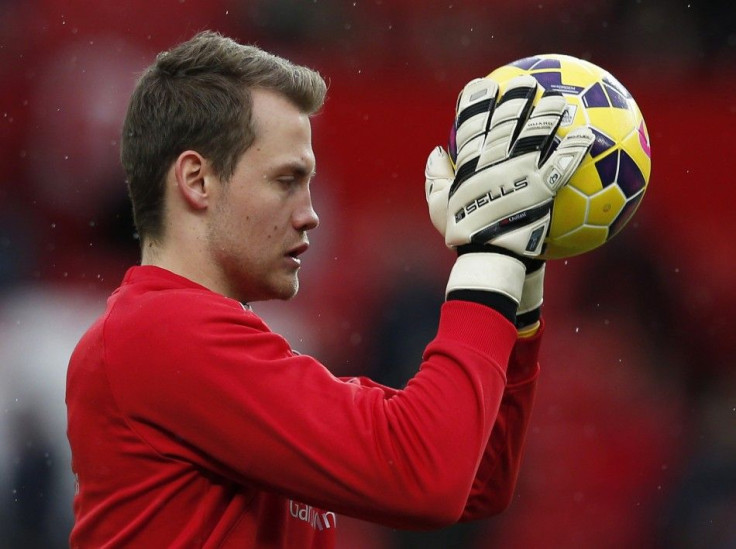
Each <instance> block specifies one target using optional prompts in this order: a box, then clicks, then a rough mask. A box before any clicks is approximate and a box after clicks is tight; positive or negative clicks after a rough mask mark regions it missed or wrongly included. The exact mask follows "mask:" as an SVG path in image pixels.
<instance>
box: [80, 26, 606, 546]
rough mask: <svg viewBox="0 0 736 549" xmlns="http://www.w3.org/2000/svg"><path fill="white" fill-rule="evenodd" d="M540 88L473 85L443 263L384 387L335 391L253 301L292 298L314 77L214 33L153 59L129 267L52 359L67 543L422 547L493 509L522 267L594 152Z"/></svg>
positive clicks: (528, 395) (340, 385) (511, 442)
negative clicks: (433, 324)
mask: <svg viewBox="0 0 736 549" xmlns="http://www.w3.org/2000/svg"><path fill="white" fill-rule="evenodd" d="M535 90H536V84H535V83H534V81H533V80H531V79H526V78H522V79H520V80H517V81H515V82H514V83H513V85H512V87H511V89H509V90H508V91H507V92H506V93H505V94H504V95H503V96H500V97H499V94H498V90H497V87H496V85H495V84H494V83H493V82H492V81H490V80H487V79H482V80H476V81H473V82H471V83H470V84H469V85H468V86H467V87H466V88H465V89H464V90H463V92H462V93H461V94H460V98H459V103H458V108H457V119H456V141H457V149H456V150H453V151H452V152H451V156H452V157H454V159H453V158H451V157H450V156H449V155H448V154H447V153H446V152H444V151H443V150H441V149H439V148H438V149H436V150H435V151H434V152H433V153H432V154H431V155H430V157H429V159H428V162H427V171H426V186H425V190H426V197H427V200H428V204H429V209H430V216H431V219H432V222H433V224H434V225H435V226H436V227H437V229H438V230H439V231H440V232H441V233H442V235H443V237H444V239H445V242H446V243H447V244H448V245H449V246H450V247H451V248H453V250H454V251H452V252H448V253H457V254H458V257H457V261H456V263H455V264H454V267H453V268H452V270H451V273H450V275H449V282H448V285H447V294H446V302H445V303H444V304H443V306H442V310H441V316H440V322H439V327H438V331H437V335H436V337H435V338H434V339H433V341H431V342H429V343H428V345H427V347H426V350H425V352H424V356H423V357H421V361H420V360H419V359H420V357H418V361H417V363H418V372H417V374H416V375H415V376H414V378H413V379H412V380H411V381H410V382H409V383H408V384H407V386H406V388H405V389H403V390H397V389H393V388H389V387H385V386H381V385H379V384H377V383H375V382H373V381H371V380H370V379H367V378H351V379H341V378H337V377H335V376H333V375H332V374H331V373H330V371H329V370H328V369H327V368H326V367H325V366H323V365H322V364H321V363H320V362H318V361H317V360H316V359H314V358H312V357H309V356H304V355H299V354H297V353H295V352H294V351H292V349H291V347H290V346H289V344H288V342H287V341H285V340H284V339H283V338H282V337H281V336H279V335H278V334H276V333H273V332H272V331H270V330H269V328H268V327H267V326H266V325H265V324H264V322H263V321H262V320H261V319H260V318H259V317H258V315H257V313H256V312H254V311H253V310H252V309H251V306H250V304H251V303H254V302H257V301H262V300H269V299H289V298H291V297H292V296H294V295H295V294H296V292H297V289H298V271H299V267H300V264H301V261H302V258H303V255H302V254H303V253H304V252H305V251H306V250H307V248H308V233H309V231H311V230H312V229H314V228H316V227H317V225H318V222H319V219H318V217H317V214H316V213H315V211H314V209H313V207H312V202H311V195H310V181H311V179H312V176H313V174H314V170H315V158H314V153H313V150H312V146H311V124H310V116H311V115H312V114H314V113H315V112H317V111H318V110H319V109H320V108H321V107H322V104H323V101H324V97H325V93H326V86H325V83H324V81H323V80H322V78H321V77H320V76H319V75H318V74H317V73H315V72H313V71H312V70H310V69H307V68H305V67H300V66H295V65H293V64H291V63H290V62H288V61H286V60H284V59H281V58H278V57H276V56H273V55H271V54H268V53H266V52H263V51H262V50H259V49H258V48H255V47H251V46H246V45H240V44H237V43H236V42H234V41H232V40H230V39H228V38H225V37H223V36H221V35H219V34H216V33H212V32H203V33H200V34H198V35H197V36H195V37H194V38H192V39H191V40H189V41H187V42H185V43H182V44H180V45H178V46H177V47H175V48H173V49H172V50H170V51H168V52H165V53H162V54H160V55H159V56H158V57H157V59H156V61H155V62H154V63H153V65H152V66H150V67H149V68H148V69H147V70H146V71H145V72H144V74H143V75H142V77H141V78H140V80H139V82H138V84H137V86H136V89H135V90H134V92H133V95H132V97H131V100H130V104H129V108H128V112H127V114H126V118H125V122H124V128H123V136H122V146H121V148H122V152H121V158H122V163H123V167H124V169H125V171H126V175H127V182H128V186H129V194H130V197H131V201H132V204H133V211H134V217H135V222H136V227H137V230H138V232H139V235H140V240H141V265H139V266H134V267H131V268H130V270H128V272H127V273H126V274H125V277H124V279H123V281H122V283H121V286H120V287H119V288H118V289H117V290H116V291H115V292H114V293H113V294H112V296H111V297H110V299H109V300H108V304H107V309H106V311H105V312H104V314H103V315H102V316H101V317H100V318H99V319H98V320H97V321H96V322H95V323H94V324H93V325H92V326H91V328H90V329H89V330H88V331H87V333H86V334H85V335H84V336H83V337H82V339H81V340H80V342H79V343H78V345H77V347H76V348H75V350H74V353H73V355H72V357H71V359H70V364H69V370H68V376H67V396H66V398H67V407H68V422H69V423H68V436H69V441H70V445H71V450H72V467H73V470H74V474H75V476H76V479H77V482H78V489H77V492H76V496H75V499H74V515H75V523H74V527H73V530H72V532H71V539H70V543H71V546H72V547H103V546H104V547H239V548H244V547H250V548H254V547H284V548H286V547H289V548H298V547H304V548H307V547H309V548H330V547H334V545H335V543H336V542H335V539H336V538H335V536H336V531H337V528H339V526H338V520H337V515H339V514H344V515H350V516H353V517H358V518H360V519H364V520H369V521H375V522H378V523H381V524H385V525H389V526H392V527H395V528H407V529H408V528H418V529H427V528H439V527H443V526H447V525H450V524H453V523H455V522H458V521H467V520H473V519H478V518H482V517H487V516H489V515H492V514H494V513H498V512H500V511H501V510H503V509H504V508H505V507H506V506H507V505H508V503H509V501H510V498H511V496H512V492H513V489H514V485H515V482H516V477H517V473H518V470H519V465H520V459H521V453H522V446H523V441H524V436H525V430H526V428H527V424H528V421H529V413H530V409H531V405H532V399H533V396H534V390H535V383H536V378H537V373H538V365H537V353H538V348H539V343H540V337H541V333H542V330H543V326H542V324H541V322H540V319H539V308H540V305H541V301H542V283H543V274H544V270H543V269H544V267H543V264H542V263H541V262H539V261H537V260H535V259H534V258H535V256H537V254H538V253H539V251H540V247H541V241H542V239H543V235H544V231H545V230H546V226H547V224H548V223H549V209H550V204H551V200H552V198H553V197H554V195H555V192H556V190H557V189H558V188H559V187H560V186H562V185H564V184H565V182H566V181H567V180H568V179H569V177H570V175H571V174H572V172H573V171H574V170H575V168H576V166H577V165H578V163H579V162H580V159H581V158H582V156H583V155H584V153H585V152H586V150H587V148H588V147H589V146H590V143H591V140H592V136H591V134H590V132H587V131H580V132H577V133H571V134H570V135H568V136H567V137H566V138H565V139H564V140H562V141H561V142H560V143H557V142H556V141H555V140H554V135H555V132H556V128H557V125H558V123H559V120H560V117H561V113H562V109H563V105H564V101H562V98H561V97H556V96H546V97H543V98H542V99H541V100H540V102H539V103H538V105H537V106H536V108H533V109H532V108H531V104H532V98H533V96H534V93H535ZM453 162H454V164H455V165H454V166H453ZM455 168H456V169H455ZM515 323H516V325H515Z"/></svg>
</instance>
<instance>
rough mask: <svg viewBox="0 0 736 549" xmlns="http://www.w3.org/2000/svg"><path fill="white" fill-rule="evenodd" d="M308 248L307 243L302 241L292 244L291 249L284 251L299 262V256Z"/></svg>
mask: <svg viewBox="0 0 736 549" xmlns="http://www.w3.org/2000/svg"><path fill="white" fill-rule="evenodd" d="M308 249H309V243H308V242H302V243H301V244H299V245H298V246H294V247H293V248H292V249H291V250H289V251H288V252H287V253H286V255H288V256H289V257H291V258H293V259H295V260H296V261H298V262H301V260H300V259H299V256H300V255H302V254H303V253H304V252H306V251H307V250H308Z"/></svg>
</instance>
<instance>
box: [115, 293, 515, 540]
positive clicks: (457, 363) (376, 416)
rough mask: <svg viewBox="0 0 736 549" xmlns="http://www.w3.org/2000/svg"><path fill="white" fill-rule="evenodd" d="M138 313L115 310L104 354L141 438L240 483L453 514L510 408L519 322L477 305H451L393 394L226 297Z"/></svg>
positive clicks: (374, 508)
mask: <svg viewBox="0 0 736 549" xmlns="http://www.w3.org/2000/svg"><path fill="white" fill-rule="evenodd" d="M136 309H137V310H136V311H134V312H133V311H131V312H120V313H119V314H116V313H115V311H113V313H112V314H111V315H110V317H109V319H108V326H106V328H105V334H106V335H105V346H106V351H105V354H106V357H108V358H107V375H108V379H109V382H110V386H111V390H112V392H113V395H114V398H115V400H116V403H117V406H118V407H119V408H120V409H121V411H122V413H123V414H124V415H125V416H126V417H127V418H128V420H127V421H128V423H129V425H130V427H131V429H132V430H133V431H134V432H135V433H136V435H137V436H138V437H140V439H142V440H144V441H145V443H146V444H148V445H149V446H150V447H151V448H152V449H153V450H154V451H155V452H157V453H158V454H160V455H161V456H165V457H166V458H168V459H172V460H178V461H181V462H184V463H191V464H193V465H194V466H196V467H198V468H202V469H204V470H206V471H210V472H212V473H214V474H216V475H220V476H222V477H224V478H226V479H229V480H230V481H232V482H234V483H239V484H243V485H249V486H254V485H255V486H257V487H259V488H262V489H267V490H270V491H274V492H277V493H281V494H283V495H286V496H288V497H293V498H295V499H298V500H299V501H302V502H304V503H310V504H313V505H316V506H319V507H321V508H324V509H330V510H333V511H335V512H338V513H342V514H346V515H351V516H355V517H359V518H362V519H364V520H372V521H376V522H379V523H383V524H386V525H390V526H394V527H404V528H415V527H417V528H425V527H437V526H444V525H448V524H451V523H454V522H456V521H457V520H458V519H459V518H460V516H461V515H462V513H463V510H464V509H465V508H466V504H467V502H468V496H469V494H470V493H471V487H473V486H474V478H475V473H476V471H477V470H478V466H479V464H480V463H481V460H482V459H483V456H484V455H486V454H487V449H486V442H487V441H488V440H489V437H490V436H491V431H492V430H494V433H495V428H494V425H495V424H496V422H497V413H498V410H499V407H501V406H513V402H511V401H509V404H507V405H504V404H502V399H503V398H505V397H504V395H505V393H508V389H506V369H507V364H508V361H509V356H510V354H511V352H512V349H513V347H514V342H515V339H516V331H515V329H514V327H513V326H512V325H511V324H510V323H509V322H507V321H506V320H505V319H504V318H503V317H501V315H499V314H498V313H496V312H495V311H493V310H491V309H489V308H486V307H483V306H481V305H477V304H474V303H466V302H451V303H445V304H444V305H443V308H442V312H441V316H440V325H439V329H438V333H437V336H436V337H435V338H434V340H433V341H432V342H431V343H429V345H428V346H427V348H426V350H425V353H424V356H423V360H422V363H421V367H420V369H419V372H418V373H417V375H416V376H415V377H414V378H413V379H412V380H411V381H410V382H409V383H408V384H407V386H406V388H405V389H403V390H400V391H395V392H393V391H385V390H384V388H381V387H378V386H370V384H361V383H359V382H356V381H352V382H350V381H348V382H346V381H344V380H342V379H339V378H337V377H335V376H333V375H332V374H331V373H330V372H329V371H328V370H327V368H325V367H324V366H323V365H322V364H320V363H319V362H318V361H317V360H315V359H313V358H311V357H309V356H304V355H296V354H295V353H293V352H292V351H291V349H290V347H289V345H288V344H287V343H286V341H285V340H284V339H283V338H282V337H280V336H278V335H277V334H274V333H273V332H270V331H269V330H268V329H267V328H266V327H265V325H263V324H262V322H261V321H260V319H258V317H256V316H255V315H254V314H253V313H250V312H247V311H243V310H242V309H238V308H235V307H232V306H231V305H230V304H226V303H224V302H221V301H218V300H213V301H211V302H210V301H208V300H206V299H204V300H201V302H197V300H193V299H188V300H182V301H181V302H177V301H170V302H166V303H156V302H153V303H141V304H140V305H139V306H138V307H136ZM128 315H129V316H128ZM111 357H114V358H111ZM512 400H513V399H512ZM508 429H509V427H508V426H507V424H506V423H504V426H503V427H502V432H500V433H499V435H498V437H497V438H498V440H499V443H500V440H501V439H502V438H503V437H504V436H507V435H505V434H504V432H506V431H508ZM504 467H505V465H504ZM476 483H477V481H476Z"/></svg>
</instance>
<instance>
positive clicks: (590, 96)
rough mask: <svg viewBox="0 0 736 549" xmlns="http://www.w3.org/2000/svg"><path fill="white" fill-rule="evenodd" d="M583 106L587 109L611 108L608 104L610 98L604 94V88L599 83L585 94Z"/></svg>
mask: <svg viewBox="0 0 736 549" xmlns="http://www.w3.org/2000/svg"><path fill="white" fill-rule="evenodd" d="M583 104H584V105H585V107H586V108H590V107H609V106H610V104H609V103H608V97H606V94H605V93H604V92H603V87H602V86H601V85H600V83H598V82H596V83H595V85H593V86H591V88H590V89H589V90H588V91H586V92H585V93H584V94H583Z"/></svg>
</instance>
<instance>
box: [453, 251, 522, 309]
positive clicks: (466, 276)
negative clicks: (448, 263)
mask: <svg viewBox="0 0 736 549" xmlns="http://www.w3.org/2000/svg"><path fill="white" fill-rule="evenodd" d="M525 273H526V269H525V268H524V264H523V263H522V262H521V261H519V260H518V259H516V258H514V257H511V256H509V255H504V254H497V253H465V254H462V255H460V256H458V258H457V260H456V261H455V265H454V266H453V267H452V271H451V272H450V278H449V280H448V281H447V290H446V292H445V295H446V296H449V294H450V292H454V291H457V290H477V291H481V292H494V293H497V294H501V295H503V296H506V297H507V298H509V299H511V300H512V301H513V302H514V304H515V305H516V306H518V304H519V301H520V300H521V296H522V289H523V286H524V275H525Z"/></svg>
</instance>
